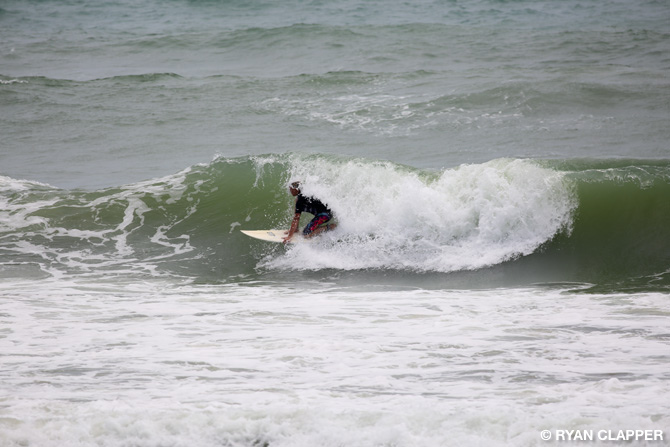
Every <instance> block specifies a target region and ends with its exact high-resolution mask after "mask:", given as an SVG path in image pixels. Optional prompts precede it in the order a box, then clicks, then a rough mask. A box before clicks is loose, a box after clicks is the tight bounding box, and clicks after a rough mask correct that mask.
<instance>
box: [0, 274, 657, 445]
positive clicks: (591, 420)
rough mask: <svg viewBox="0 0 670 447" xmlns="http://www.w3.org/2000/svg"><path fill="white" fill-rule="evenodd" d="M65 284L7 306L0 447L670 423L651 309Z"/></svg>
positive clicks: (453, 295) (450, 440)
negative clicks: (1, 446)
mask: <svg viewBox="0 0 670 447" xmlns="http://www.w3.org/2000/svg"><path fill="white" fill-rule="evenodd" d="M78 281H79V280H78V279H72V278H63V279H60V280H59V281H41V282H34V283H31V284H9V285H8V286H7V287H5V288H3V290H2V294H1V295H0V298H2V299H3V300H4V301H3V303H4V305H3V308H2V313H1V314H0V320H1V321H2V325H3V332H2V335H3V337H4V338H3V339H2V340H3V342H4V343H5V344H4V348H3V353H2V354H3V355H2V357H1V359H2V362H3V368H0V380H2V383H3V384H4V385H5V386H4V387H2V388H1V389H0V402H1V403H2V405H0V445H3V446H19V445H40V446H44V447H51V446H54V447H55V446H60V445H79V446H82V447H85V446H86V447H87V446H100V445H110V446H112V445H133V446H137V447H149V446H156V445H173V446H191V445H198V446H202V447H209V446H220V445H231V446H251V445H259V446H260V445H270V446H283V447H305V446H313V445H319V446H326V447H328V446H341V445H347V446H361V447H363V446H371V445H373V446H385V445H395V446H398V447H409V446H416V445H438V446H460V445H481V446H507V445H538V446H539V445H545V443H544V441H542V440H541V438H540V433H541V431H542V430H557V429H566V430H567V429H575V428H579V429H593V430H596V431H597V430H617V429H639V430H644V429H649V430H658V429H665V428H666V427H667V426H668V423H670V418H669V417H668V414H670V413H669V411H670V408H669V406H668V401H667V395H668V393H669V392H670V385H669V382H668V380H667V362H668V359H667V355H666V354H665V353H666V351H667V337H666V335H667V324H666V318H667V316H666V315H665V314H662V313H659V311H660V310H663V309H665V308H666V307H667V306H666V303H667V296H665V295H663V294H640V295H608V296H597V295H595V296H588V295H583V294H574V293H569V292H565V291H562V290H551V289H537V288H534V289H533V288H528V289H501V290H482V291H468V290H463V291H449V290H435V291H430V290H403V291H393V290H386V291H381V292H364V291H363V292H357V291H355V290H347V289H338V288H332V287H328V286H324V285H314V287H307V288H304V289H303V288H300V287H296V286H295V285H292V286H290V287H289V286H285V287H283V286H280V285H277V284H274V285H253V286H250V287H244V286H240V285H228V286H226V285H224V286H206V285H205V286H177V285H175V284H170V283H164V282H161V281H154V282H151V283H139V282H135V283H128V284H124V283H122V282H113V281H109V282H96V283H81V282H79V283H78ZM8 297H11V299H6V300H5V298H8ZM666 435H667V434H666ZM666 443H667V442H666ZM661 445H663V444H661Z"/></svg>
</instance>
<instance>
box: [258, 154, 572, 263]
mask: <svg viewBox="0 0 670 447" xmlns="http://www.w3.org/2000/svg"><path fill="white" fill-rule="evenodd" d="M292 178H299V179H302V180H303V192H304V194H306V195H313V196H315V197H319V198H320V199H321V200H323V201H324V202H326V203H327V204H328V205H329V206H330V207H331V208H332V209H333V211H334V213H335V215H336V219H337V222H338V224H339V229H338V230H336V231H335V232H333V233H332V234H328V235H327V236H326V237H323V238H321V239H320V240H319V243H318V244H310V245H300V246H296V247H295V248H293V249H292V250H291V251H290V252H289V253H288V255H286V256H284V257H280V258H276V259H273V260H271V261H270V262H269V263H268V265H270V266H272V267H277V268H298V269H300V268H308V269H310V268H338V269H365V268H403V269H405V268H408V269H412V270H417V271H440V272H448V271H454V270H464V269H477V268H481V267H483V266H488V265H494V264H498V263H500V262H503V261H505V260H509V259H511V258H514V257H516V256H520V255H527V254H530V253H532V252H533V251H534V250H536V249H537V248H538V247H539V246H540V245H541V244H543V243H545V242H547V241H549V240H550V239H551V238H552V237H553V236H555V235H556V234H557V233H558V232H560V231H570V226H571V222H572V214H573V211H574V209H575V207H576V198H575V196H574V193H573V190H572V188H571V186H570V184H569V183H568V182H567V181H566V179H565V178H564V177H563V175H562V174H561V173H558V172H555V171H552V170H549V169H545V168H542V167H540V166H538V165H537V164H535V163H533V162H531V161H525V160H494V161H491V162H489V163H484V164H480V165H463V166H460V167H458V168H455V169H447V170H444V171H441V172H433V173H431V172H425V171H423V172H422V171H418V170H414V169H410V168H407V167H403V166H399V165H395V164H393V163H390V162H370V161H366V160H349V161H345V162H339V163H338V162H333V161H332V160H328V159H324V158H320V159H304V158H298V159H296V160H294V162H293V171H292Z"/></svg>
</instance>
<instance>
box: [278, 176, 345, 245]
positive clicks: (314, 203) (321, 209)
mask: <svg viewBox="0 0 670 447" xmlns="http://www.w3.org/2000/svg"><path fill="white" fill-rule="evenodd" d="M289 191H291V195H293V197H295V198H296V199H295V215H294V216H293V222H291V228H289V230H288V234H287V236H286V237H285V238H284V243H287V242H289V241H290V240H291V238H292V237H293V235H294V234H295V232H296V231H298V225H299V224H300V215H301V214H302V213H303V212H307V213H310V214H313V215H314V218H313V219H312V220H311V221H310V222H309V223H308V224H307V226H306V227H305V229H304V230H302V234H303V235H304V236H305V237H306V238H310V237H313V236H316V235H317V234H320V233H323V232H324V231H329V230H332V229H333V228H335V224H328V223H327V222H328V221H330V220H331V219H332V218H333V212H332V211H331V210H330V209H329V208H328V207H327V206H326V205H324V204H323V203H322V202H321V201H320V200H319V199H315V198H314V197H305V196H303V195H302V193H301V192H300V182H293V183H291V186H289ZM324 224H325V225H324Z"/></svg>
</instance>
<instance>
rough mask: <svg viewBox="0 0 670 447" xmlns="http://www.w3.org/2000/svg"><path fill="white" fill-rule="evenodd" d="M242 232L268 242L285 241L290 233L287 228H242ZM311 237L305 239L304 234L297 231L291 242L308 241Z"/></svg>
mask: <svg viewBox="0 0 670 447" xmlns="http://www.w3.org/2000/svg"><path fill="white" fill-rule="evenodd" d="M240 231H241V232H242V233H244V234H246V235H247V236H249V237H253V238H254V239H260V240H262V241H267V242H284V238H285V237H286V235H287V234H288V231H286V230H240ZM307 241H309V239H305V238H304V237H303V236H302V234H298V233H295V234H294V235H293V238H291V243H295V242H307Z"/></svg>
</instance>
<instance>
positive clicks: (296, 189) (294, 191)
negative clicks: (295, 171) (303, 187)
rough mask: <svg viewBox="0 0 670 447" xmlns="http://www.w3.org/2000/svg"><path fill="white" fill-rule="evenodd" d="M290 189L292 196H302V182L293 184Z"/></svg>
mask: <svg viewBox="0 0 670 447" xmlns="http://www.w3.org/2000/svg"><path fill="white" fill-rule="evenodd" d="M288 189H289V191H291V194H292V195H294V196H297V195H298V194H300V182H293V183H291V184H290V185H289V187H288Z"/></svg>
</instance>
